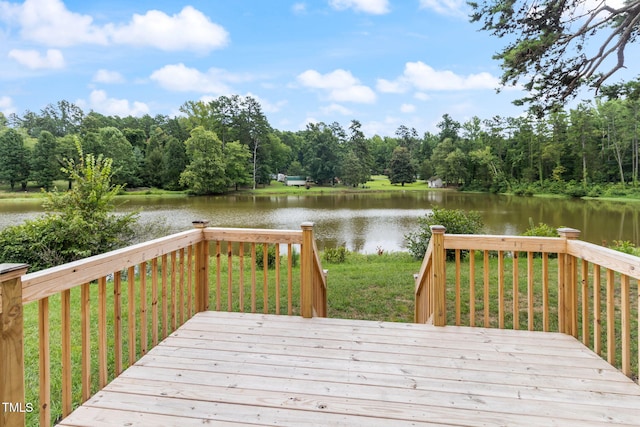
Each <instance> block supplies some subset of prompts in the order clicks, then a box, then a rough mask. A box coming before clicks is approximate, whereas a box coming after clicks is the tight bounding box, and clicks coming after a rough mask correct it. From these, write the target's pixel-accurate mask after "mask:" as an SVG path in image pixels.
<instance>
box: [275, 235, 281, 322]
mask: <svg viewBox="0 0 640 427" xmlns="http://www.w3.org/2000/svg"><path fill="white" fill-rule="evenodd" d="M275 246H276V314H280V244H279V243H276V245H275Z"/></svg>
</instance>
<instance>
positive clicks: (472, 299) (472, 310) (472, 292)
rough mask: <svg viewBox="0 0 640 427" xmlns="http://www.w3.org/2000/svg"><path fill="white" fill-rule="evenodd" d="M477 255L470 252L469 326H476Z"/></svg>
mask: <svg viewBox="0 0 640 427" xmlns="http://www.w3.org/2000/svg"><path fill="white" fill-rule="evenodd" d="M475 276H476V253H475V251H473V250H471V251H469V326H475V325H476V277H475Z"/></svg>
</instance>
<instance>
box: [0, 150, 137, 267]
mask: <svg viewBox="0 0 640 427" xmlns="http://www.w3.org/2000/svg"><path fill="white" fill-rule="evenodd" d="M77 148H78V153H79V154H80V156H79V158H80V161H79V162H78V163H75V162H74V161H67V166H66V167H65V168H64V169H63V171H64V172H65V173H67V175H68V177H69V179H70V180H73V181H75V185H74V187H73V189H72V190H70V191H67V192H64V193H59V192H58V191H55V190H54V191H53V192H49V193H47V199H46V201H45V203H44V207H45V210H46V211H47V213H46V214H45V215H44V216H42V217H40V218H36V219H35V220H30V221H25V222H24V223H23V224H21V225H17V226H13V227H8V228H6V229H4V230H2V232H0V260H2V262H17V263H27V264H29V265H30V266H31V270H32V271H33V270H39V269H43V268H47V267H51V266H54V265H58V264H63V263H66V262H70V261H75V260H77V259H81V258H85V257H88V256H92V255H96V254H99V253H103V252H107V251H110V250H113V249H117V248H119V247H122V246H125V245H127V244H128V243H130V242H132V241H133V240H134V239H135V237H136V233H135V230H134V225H135V223H136V221H137V213H130V214H127V215H116V214H112V213H111V211H112V210H113V209H114V204H113V199H114V197H115V196H116V194H117V193H118V192H119V191H120V190H121V189H122V186H118V185H115V186H114V185H112V184H111V178H112V175H113V172H112V171H113V170H112V160H111V159H109V158H103V157H102V156H99V157H97V158H96V157H94V156H93V155H91V154H88V155H87V156H86V157H84V156H83V153H82V149H81V148H80V145H79V144H78V146H77Z"/></svg>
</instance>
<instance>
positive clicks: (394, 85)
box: [376, 79, 409, 93]
mask: <svg viewBox="0 0 640 427" xmlns="http://www.w3.org/2000/svg"><path fill="white" fill-rule="evenodd" d="M376 89H378V91H380V92H383V93H405V92H406V91H407V90H408V89H409V87H408V85H407V84H406V82H404V81H401V80H396V81H394V82H392V81H389V80H385V79H378V82H377V84H376Z"/></svg>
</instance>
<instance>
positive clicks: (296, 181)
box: [284, 176, 307, 187]
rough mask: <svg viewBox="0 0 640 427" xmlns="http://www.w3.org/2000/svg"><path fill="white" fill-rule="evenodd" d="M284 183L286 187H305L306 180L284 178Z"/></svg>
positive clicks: (297, 177) (291, 177) (290, 177)
mask: <svg viewBox="0 0 640 427" xmlns="http://www.w3.org/2000/svg"><path fill="white" fill-rule="evenodd" d="M284 183H285V184H287V186H289V187H291V186H293V185H297V186H301V185H307V178H306V177H304V176H286V177H285V178H284Z"/></svg>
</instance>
